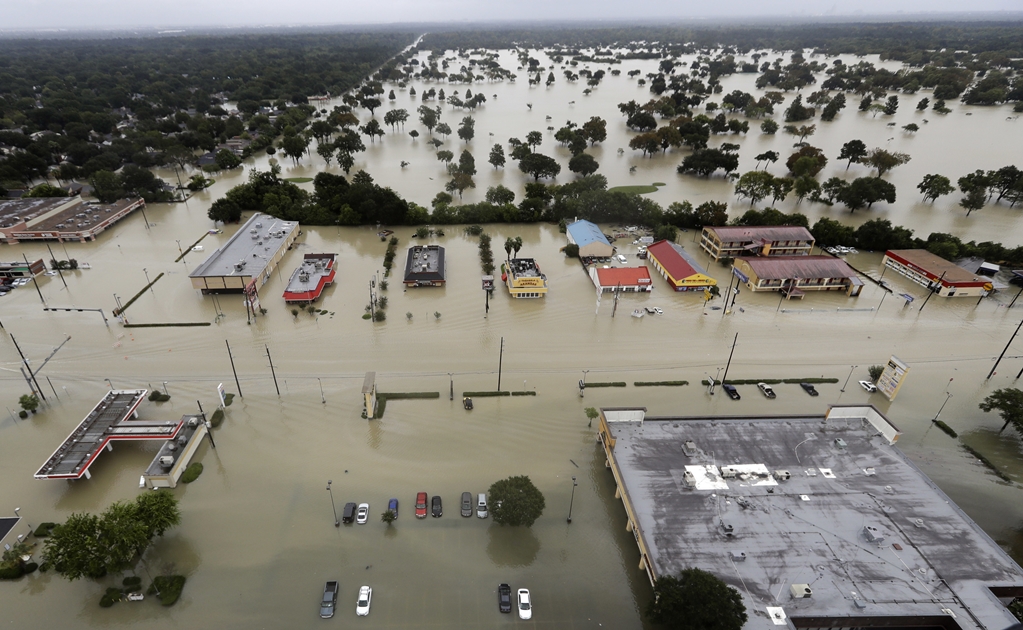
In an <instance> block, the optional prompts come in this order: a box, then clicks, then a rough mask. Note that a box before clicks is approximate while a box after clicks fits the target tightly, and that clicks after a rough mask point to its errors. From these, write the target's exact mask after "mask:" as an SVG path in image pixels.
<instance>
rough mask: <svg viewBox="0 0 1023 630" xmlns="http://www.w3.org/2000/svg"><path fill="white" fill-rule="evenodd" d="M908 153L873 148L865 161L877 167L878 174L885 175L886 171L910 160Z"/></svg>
mask: <svg viewBox="0 0 1023 630" xmlns="http://www.w3.org/2000/svg"><path fill="white" fill-rule="evenodd" d="M910 159H911V158H910V157H909V154H908V153H901V152H899V151H888V150H887V149H871V150H870V152H869V153H867V157H866V158H864V159H863V163H864V164H866V165H867V166H870V167H873V168H876V169H877V176H878V177H883V176H884V174H885V173H887V172H888V171H890V170H892V169H893V168H895V167H896V166H902V165H903V164H906V163H907V162H909V161H910Z"/></svg>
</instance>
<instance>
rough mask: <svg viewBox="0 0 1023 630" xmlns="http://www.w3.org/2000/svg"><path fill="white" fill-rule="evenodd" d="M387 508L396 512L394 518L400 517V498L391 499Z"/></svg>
mask: <svg viewBox="0 0 1023 630" xmlns="http://www.w3.org/2000/svg"><path fill="white" fill-rule="evenodd" d="M387 509H388V510H390V511H392V512H394V518H398V499H391V500H390V501H388V502H387Z"/></svg>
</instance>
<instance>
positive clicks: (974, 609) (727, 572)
mask: <svg viewBox="0 0 1023 630" xmlns="http://www.w3.org/2000/svg"><path fill="white" fill-rule="evenodd" d="M599 426H600V429H599V440H600V442H601V444H602V446H603V449H604V453H605V456H606V467H607V468H609V469H610V475H609V476H612V477H613V479H614V483H615V484H616V489H615V494H614V498H615V499H621V502H622V505H623V507H624V512H625V519H626V525H625V528H626V529H627V530H628V531H629V532H631V534H632V536H633V537H634V538H635V540H636V544H637V545H638V547H639V554H640V569H641V570H643V571H645V572H646V574H647V577H648V578H649V580H650V582H651V583H653V582H655V581H656V580H657V578H659V577H662V576H669V575H677V574H678V572H679V571H680V570H682V569H686V568H690V567H695V568H698V569H702V570H704V571H707V572H710V573H711V574H713V575H715V576H716V577H718V578H719V579H721V580H723V581H724V582H725V583H727V584H728V585H729V586H731V587H733V588H734V589H735V591H736V592H737V594H738V596H739V597H740V598H741V599H742V603H743V604H744V605H745V607H746V611H747V621H746V623H745V624H744V626H743V630H775V629H776V628H779V627H781V628H783V629H784V628H788V629H789V630H823V629H825V628H827V629H831V630H852V629H859V630H867V629H880V628H900V629H903V630H905V629H908V628H918V629H919V630H996V629H997V630H1003V629H1006V628H1011V627H1013V625H1014V624H1018V621H1017V620H1016V619H1015V617H1013V615H1012V613H1011V612H1010V611H1009V609H1008V608H1007V604H1008V603H1009V602H1011V601H1012V599H1013V598H1014V597H1018V596H1020V595H1023V569H1021V568H1020V566H1019V565H1018V564H1017V563H1016V562H1015V561H1013V559H1012V558H1011V557H1010V556H1009V555H1008V554H1007V553H1006V552H1005V551H1004V550H1003V549H1002V548H1001V547H1000V546H999V545H998V544H996V543H995V541H993V540H992V539H991V538H990V537H989V536H988V535H987V534H986V533H985V532H984V531H983V530H981V528H980V527H979V526H978V525H977V524H976V523H975V522H974V521H973V520H972V519H971V518H970V517H969V516H967V515H966V514H965V513H964V512H963V511H962V510H961V509H959V507H958V506H956V505H955V503H953V502H952V500H951V499H950V498H949V497H948V496H947V495H945V494H944V493H943V492H942V491H941V490H940V489H939V488H938V487H937V486H936V485H935V484H934V483H933V482H932V481H931V480H930V479H928V478H927V476H926V475H924V474H923V472H921V471H920V469H919V468H917V467H916V466H915V465H914V464H913V462H912V461H910V460H909V458H908V457H906V455H905V454H904V453H902V452H901V451H900V450H899V449H898V448H896V446H895V442H896V441H897V440H898V438H899V435H900V432H899V429H898V428H897V427H896V426H895V425H894V424H892V422H891V421H889V420H888V418H886V417H885V416H884V415H883V414H882V413H881V412H880V411H878V410H877V409H876V408H874V407H873V406H837V405H835V406H831V407H830V408H829V409H828V410H827V412H826V413H823V414H815V415H797V416H724V417H684V416H670V417H650V416H647V414H646V409H644V408H604V409H601V410H600V425H599ZM609 498H610V497H609Z"/></svg>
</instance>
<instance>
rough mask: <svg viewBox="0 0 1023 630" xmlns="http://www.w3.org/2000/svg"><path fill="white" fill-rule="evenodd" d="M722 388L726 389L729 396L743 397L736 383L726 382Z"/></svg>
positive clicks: (732, 397) (737, 398)
mask: <svg viewBox="0 0 1023 630" xmlns="http://www.w3.org/2000/svg"><path fill="white" fill-rule="evenodd" d="M721 389H723V390H725V393H726V394H728V397H729V398H731V399H732V400H739V399H740V398H742V396H740V395H739V390H737V389H735V385H729V384H728V383H725V384H723V385H722V386H721Z"/></svg>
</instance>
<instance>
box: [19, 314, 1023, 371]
mask: <svg viewBox="0 0 1023 630" xmlns="http://www.w3.org/2000/svg"><path fill="white" fill-rule="evenodd" d="M1020 327H1023V320H1021V321H1020V323H1019V326H1016V332H1014V333H1012V336H1011V337H1009V343H1007V344H1005V348H1003V349H1002V353H1001V354H1000V355H998V360H997V361H995V364H994V365H993V366H991V371H990V372H988V373H987V378H985V379H984V380H985V381H986V380H988V379H989V378H991V377H992V376H994V373H995V370H997V369H998V364H999V363H1001V362H1002V357H1004V356H1005V353H1006V351H1007V350H1008V349H1009V346H1010V345H1012V340H1013V339H1015V338H1016V335H1017V334H1019V329H1020ZM11 338H12V339H13V338H14V336H13V335H12V336H11ZM1016 378H1019V377H1018V376H1017V377H1016Z"/></svg>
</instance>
